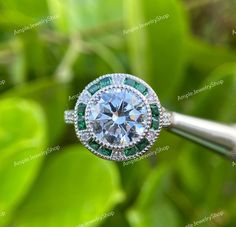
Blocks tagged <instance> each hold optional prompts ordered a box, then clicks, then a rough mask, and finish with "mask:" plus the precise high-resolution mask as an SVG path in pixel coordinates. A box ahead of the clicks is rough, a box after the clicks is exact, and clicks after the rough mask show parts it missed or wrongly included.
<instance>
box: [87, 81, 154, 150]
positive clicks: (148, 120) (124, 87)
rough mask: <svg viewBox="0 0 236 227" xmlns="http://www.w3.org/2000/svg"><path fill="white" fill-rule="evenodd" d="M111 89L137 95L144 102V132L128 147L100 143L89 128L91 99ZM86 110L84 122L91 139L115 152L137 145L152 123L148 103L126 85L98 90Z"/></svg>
mask: <svg viewBox="0 0 236 227" xmlns="http://www.w3.org/2000/svg"><path fill="white" fill-rule="evenodd" d="M111 89H114V90H115V89H127V90H128V91H131V92H132V93H134V94H135V95H137V96H138V97H139V98H141V100H142V101H143V102H144V106H145V107H146V109H147V115H148V116H147V120H146V125H145V126H144V127H145V129H144V132H143V133H142V134H141V135H140V136H139V138H138V139H137V140H135V141H133V142H130V143H129V145H125V146H116V145H110V144H109V143H106V142H104V141H101V140H99V139H98V138H97V137H96V136H95V135H94V132H93V130H92V127H91V123H90V121H89V112H90V108H91V104H92V101H94V100H93V99H94V98H96V96H99V95H101V94H102V93H103V92H105V91H109V90H111ZM87 106H88V107H87V109H86V114H85V122H86V125H87V126H88V132H89V134H90V135H91V137H92V138H93V139H94V140H95V141H96V142H97V143H99V144H101V146H103V147H106V148H108V149H112V150H113V149H115V150H119V151H121V150H123V149H127V148H131V147H133V146H134V145H135V144H137V143H139V142H140V141H141V140H142V139H143V138H144V137H145V136H146V135H147V133H148V131H149V129H150V127H151V123H152V113H151V108H150V105H149V103H148V102H147V99H146V98H145V97H144V96H141V95H140V92H138V91H137V89H135V88H132V87H130V86H127V85H118V86H117V85H111V86H107V87H104V88H103V89H101V90H99V91H98V92H96V94H94V95H93V96H92V97H91V99H90V101H89V103H88V105H87Z"/></svg>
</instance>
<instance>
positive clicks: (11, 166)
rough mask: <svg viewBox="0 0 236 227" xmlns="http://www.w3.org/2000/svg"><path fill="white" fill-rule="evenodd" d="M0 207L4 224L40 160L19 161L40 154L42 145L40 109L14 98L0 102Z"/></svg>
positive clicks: (21, 197)
mask: <svg viewBox="0 0 236 227" xmlns="http://www.w3.org/2000/svg"><path fill="white" fill-rule="evenodd" d="M0 116H1V117H0V151H1V152H0V182H1V187H0V208H1V210H4V211H5V212H6V215H5V216H4V217H3V218H0V226H3V225H4V223H7V222H8V221H9V219H10V218H11V216H12V212H13V211H14V209H15V208H16V206H17V205H18V204H19V203H20V202H21V201H22V200H23V198H24V196H25V195H26V194H27V193H28V191H29V188H30V187H31V185H32V183H33V181H34V178H35V176H36V174H37V172H38V169H39V167H40V164H41V161H42V157H39V158H37V159H34V160H29V161H26V162H25V163H23V162H21V161H22V160H25V159H26V158H29V159H30V157H32V156H33V155H35V154H38V153H41V152H42V151H43V149H44V145H45V131H46V125H45V119H44V114H43V112H42V110H41V108H40V107H39V106H38V105H36V104H35V103H33V102H29V101H25V100H22V99H18V98H12V99H3V100H1V101H0Z"/></svg>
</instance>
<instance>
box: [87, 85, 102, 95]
mask: <svg viewBox="0 0 236 227" xmlns="http://www.w3.org/2000/svg"><path fill="white" fill-rule="evenodd" d="M100 88H101V87H100V85H99V84H94V85H92V86H91V87H90V88H89V89H88V91H89V93H90V94H91V95H93V94H95V93H96V92H97V91H98V90H100Z"/></svg>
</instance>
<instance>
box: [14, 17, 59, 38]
mask: <svg viewBox="0 0 236 227" xmlns="http://www.w3.org/2000/svg"><path fill="white" fill-rule="evenodd" d="M58 18H59V16H58V15H56V16H47V17H46V18H43V19H41V20H40V21H38V22H36V23H34V24H30V25H26V26H24V27H22V28H19V29H17V30H16V29H15V30H14V35H18V34H20V33H24V32H25V31H28V30H31V29H34V28H36V27H38V26H41V25H43V24H48V23H49V22H51V21H53V20H56V19H58Z"/></svg>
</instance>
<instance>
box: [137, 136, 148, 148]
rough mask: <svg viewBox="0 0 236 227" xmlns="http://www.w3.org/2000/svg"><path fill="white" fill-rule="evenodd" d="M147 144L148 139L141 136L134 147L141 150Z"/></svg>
mask: <svg viewBox="0 0 236 227" xmlns="http://www.w3.org/2000/svg"><path fill="white" fill-rule="evenodd" d="M148 145H149V141H148V140H147V139H146V138H143V139H142V140H141V141H140V142H139V143H138V144H137V145H136V147H137V148H138V149H139V151H142V150H143V149H144V148H145V147H147V146H148Z"/></svg>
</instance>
